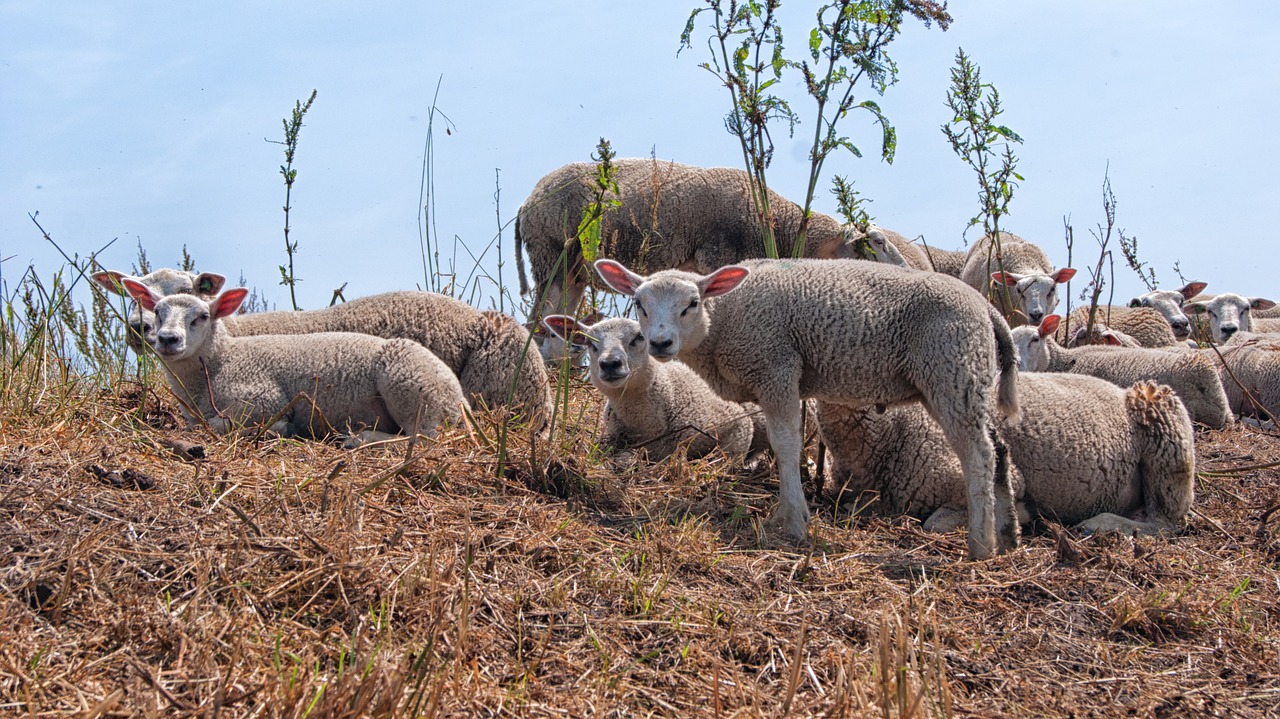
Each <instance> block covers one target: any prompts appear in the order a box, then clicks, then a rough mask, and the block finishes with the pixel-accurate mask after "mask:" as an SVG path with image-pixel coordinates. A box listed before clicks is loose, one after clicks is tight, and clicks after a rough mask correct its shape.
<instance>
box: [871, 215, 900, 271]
mask: <svg viewBox="0 0 1280 719" xmlns="http://www.w3.org/2000/svg"><path fill="white" fill-rule="evenodd" d="M867 244H869V245H871V249H872V251H873V252H875V254H876V256H875V261H876V262H882V263H884V264H886V265H898V266H899V267H906V266H907V261H906V259H905V258H903V256H902V253H901V252H898V248H897V247H894V245H893V243H892V242H890V241H889V238H888V237H886V236H885V234H884V233H883V232H881V231H880V228H879V227H876V226H875V225H869V226H868V227H867Z"/></svg>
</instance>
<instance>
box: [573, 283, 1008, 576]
mask: <svg viewBox="0 0 1280 719" xmlns="http://www.w3.org/2000/svg"><path fill="white" fill-rule="evenodd" d="M595 266H596V271H597V272H598V273H599V274H600V276H601V278H602V279H604V281H605V282H607V283H608V284H609V286H610V287H612V288H613V289H614V290H616V291H618V292H621V293H622V294H625V295H628V296H631V297H634V298H635V304H636V309H637V311H638V312H639V317H640V327H641V332H642V334H643V335H644V337H645V339H646V342H647V345H648V352H649V354H650V355H651V356H653V357H655V358H657V359H658V360H659V361H670V360H672V359H676V358H679V359H680V360H681V361H682V362H684V363H685V364H687V365H689V366H690V367H691V368H692V369H693V370H694V371H695V372H697V373H698V375H699V376H701V377H702V378H703V379H704V380H706V382H707V383H708V384H709V385H710V386H711V388H712V389H714V390H715V391H716V392H717V393H718V394H719V395H720V396H721V397H723V398H725V399H728V400H731V401H735V402H754V403H756V404H757V405H759V406H760V408H761V410H762V411H763V412H764V416H765V424H766V426H767V428H768V434H769V444H770V446H771V447H772V449H773V453H774V457H775V459H776V461H777V465H778V472H779V478H780V485H781V499H780V502H779V505H778V509H777V512H776V513H775V519H776V520H777V521H778V522H780V523H781V525H782V527H783V528H784V530H785V531H786V532H787V533H788V534H790V535H791V536H793V537H803V536H805V534H806V533H807V526H808V519H809V508H808V505H807V504H806V502H805V497H804V492H803V491H802V489H801V486H800V454H801V433H800V426H801V411H802V410H801V400H802V399H805V398H814V399H818V400H822V401H827V402H833V403H839V404H848V405H851V406H867V405H886V406H891V405H896V404H901V403H906V402H913V401H919V402H921V403H922V404H923V405H924V407H925V408H926V410H927V411H928V412H929V413H930V414H931V415H932V416H934V417H936V418H937V419H938V422H939V424H940V425H941V427H942V431H943V434H944V436H945V437H946V438H947V441H948V443H950V445H951V446H952V448H953V449H954V450H955V452H956V454H957V455H958V456H959V458H960V463H961V466H962V467H963V476H964V481H965V496H966V497H967V500H968V502H967V504H968V509H969V516H970V518H971V523H970V525H969V538H968V541H969V554H970V556H971V557H976V558H982V557H987V556H990V555H991V554H992V553H993V552H995V551H996V550H997V549H1007V548H1009V547H1013V546H1016V544H1017V541H1018V534H1017V526H1016V522H1015V519H1014V511H1013V498H1012V496H1011V495H1008V494H1007V493H1001V492H997V491H996V490H997V488H996V487H995V486H994V483H995V480H994V477H995V475H994V472H995V453H994V448H993V446H992V443H991V439H990V437H989V436H988V431H989V429H990V425H991V422H990V416H989V415H990V412H991V411H992V410H991V408H992V407H994V408H995V411H999V412H1007V413H1013V412H1016V411H1017V389H1016V386H1015V383H1014V380H1015V377H1016V373H1017V369H1016V361H1017V360H1016V355H1015V352H1014V349H1013V345H1012V341H1011V339H1010V337H1009V329H1008V327H1007V326H1006V325H1005V324H1004V322H1003V321H1002V320H1000V318H999V317H998V316H996V314H995V310H994V308H992V307H991V306H990V305H988V304H987V303H986V301H985V300H983V299H982V298H981V297H978V296H977V295H974V294H973V293H972V292H971V291H970V290H969V289H967V288H966V287H965V286H964V285H963V284H962V283H960V282H958V281H956V280H955V279H953V278H950V277H946V276H944V275H940V274H937V273H932V272H917V271H913V270H909V269H905V268H901V267H892V266H888V265H883V264H879V263H870V262H859V261H852V260H754V261H749V262H745V263H742V264H741V265H729V266H726V267H722V268H720V269H718V270H716V271H715V272H712V273H711V274H708V275H699V274H695V273H691V272H683V271H680V270H665V271H662V272H657V273H654V274H653V275H650V276H648V277H645V276H642V275H639V274H636V273H635V272H632V271H631V270H629V269H627V268H626V267H625V266H624V265H622V264H621V263H618V262H615V261H612V260H599V261H597V262H596V265H595ZM867 367H877V368H886V370H885V371H883V372H867V371H866V368H867ZM997 376H998V378H999V379H998V380H997ZM997 541H998V542H999V545H998V546H997Z"/></svg>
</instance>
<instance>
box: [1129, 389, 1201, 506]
mask: <svg viewBox="0 0 1280 719" xmlns="http://www.w3.org/2000/svg"><path fill="white" fill-rule="evenodd" d="M1124 403H1125V408H1126V409H1128V411H1129V414H1130V416H1131V417H1132V418H1133V421H1134V425H1135V429H1136V431H1137V432H1139V433H1141V435H1142V437H1141V438H1140V439H1141V441H1140V442H1139V446H1140V447H1142V497H1143V503H1144V504H1145V507H1146V514H1147V521H1148V522H1152V523H1155V524H1156V525H1158V526H1161V527H1164V528H1166V529H1176V528H1177V527H1179V526H1180V525H1181V524H1182V522H1183V520H1184V519H1186V516H1187V514H1188V513H1189V512H1190V511H1191V503H1192V500H1193V499H1194V498H1195V476H1196V456H1195V448H1194V441H1195V430H1194V429H1193V428H1192V426H1191V419H1190V418H1189V417H1188V415H1187V410H1186V408H1185V407H1184V406H1183V404H1182V400H1180V399H1178V396H1177V394H1175V393H1174V391H1173V389H1172V388H1170V387H1169V386H1167V385H1162V384H1156V383H1155V382H1149V381H1146V382H1139V383H1137V384H1135V385H1134V386H1132V387H1130V388H1129V390H1128V391H1126V392H1125V397H1124Z"/></svg>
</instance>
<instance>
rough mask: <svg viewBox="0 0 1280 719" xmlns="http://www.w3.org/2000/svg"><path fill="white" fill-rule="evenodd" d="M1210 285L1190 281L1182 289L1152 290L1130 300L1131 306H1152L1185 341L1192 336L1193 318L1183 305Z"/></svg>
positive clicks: (1175, 334)
mask: <svg viewBox="0 0 1280 719" xmlns="http://www.w3.org/2000/svg"><path fill="white" fill-rule="evenodd" d="M1208 286H1209V283H1207V282H1188V283H1187V284H1185V285H1183V286H1182V289H1180V290H1152V291H1150V292H1148V293H1146V294H1142V295H1138V296H1137V297H1134V298H1133V299H1131V300H1129V306H1130V307H1150V308H1151V309H1153V310H1155V311H1157V312H1159V313H1160V315H1161V316H1162V317H1164V319H1165V321H1166V322H1168V323H1169V327H1170V329H1172V330H1173V336H1174V337H1175V338H1176V339H1177V340H1178V341H1179V342H1183V341H1185V340H1186V339H1187V338H1188V337H1190V336H1191V320H1190V319H1188V318H1187V315H1186V313H1184V312H1183V311H1182V306H1183V305H1184V304H1186V303H1187V302H1188V301H1190V300H1191V298H1193V297H1195V296H1197V295H1199V294H1200V293H1201V292H1204V288H1206V287H1208Z"/></svg>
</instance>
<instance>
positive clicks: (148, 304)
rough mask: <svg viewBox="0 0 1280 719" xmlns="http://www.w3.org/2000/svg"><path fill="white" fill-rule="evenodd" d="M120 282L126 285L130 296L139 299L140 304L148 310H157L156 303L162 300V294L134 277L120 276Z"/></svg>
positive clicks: (125, 287)
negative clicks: (158, 293)
mask: <svg viewBox="0 0 1280 719" xmlns="http://www.w3.org/2000/svg"><path fill="white" fill-rule="evenodd" d="M120 284H121V285H122V286H123V287H124V289H125V291H126V292H128V293H129V296H130V297H132V298H133V299H135V300H137V302H138V304H140V305H142V308H143V309H144V310H146V311H148V312H155V310H156V303H157V302H159V301H160V295H157V294H156V293H155V292H154V291H153V290H152V289H151V288H150V287H147V286H146V285H144V284H142V283H141V282H139V281H137V280H135V279H133V278H132V277H122V278H120Z"/></svg>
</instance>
